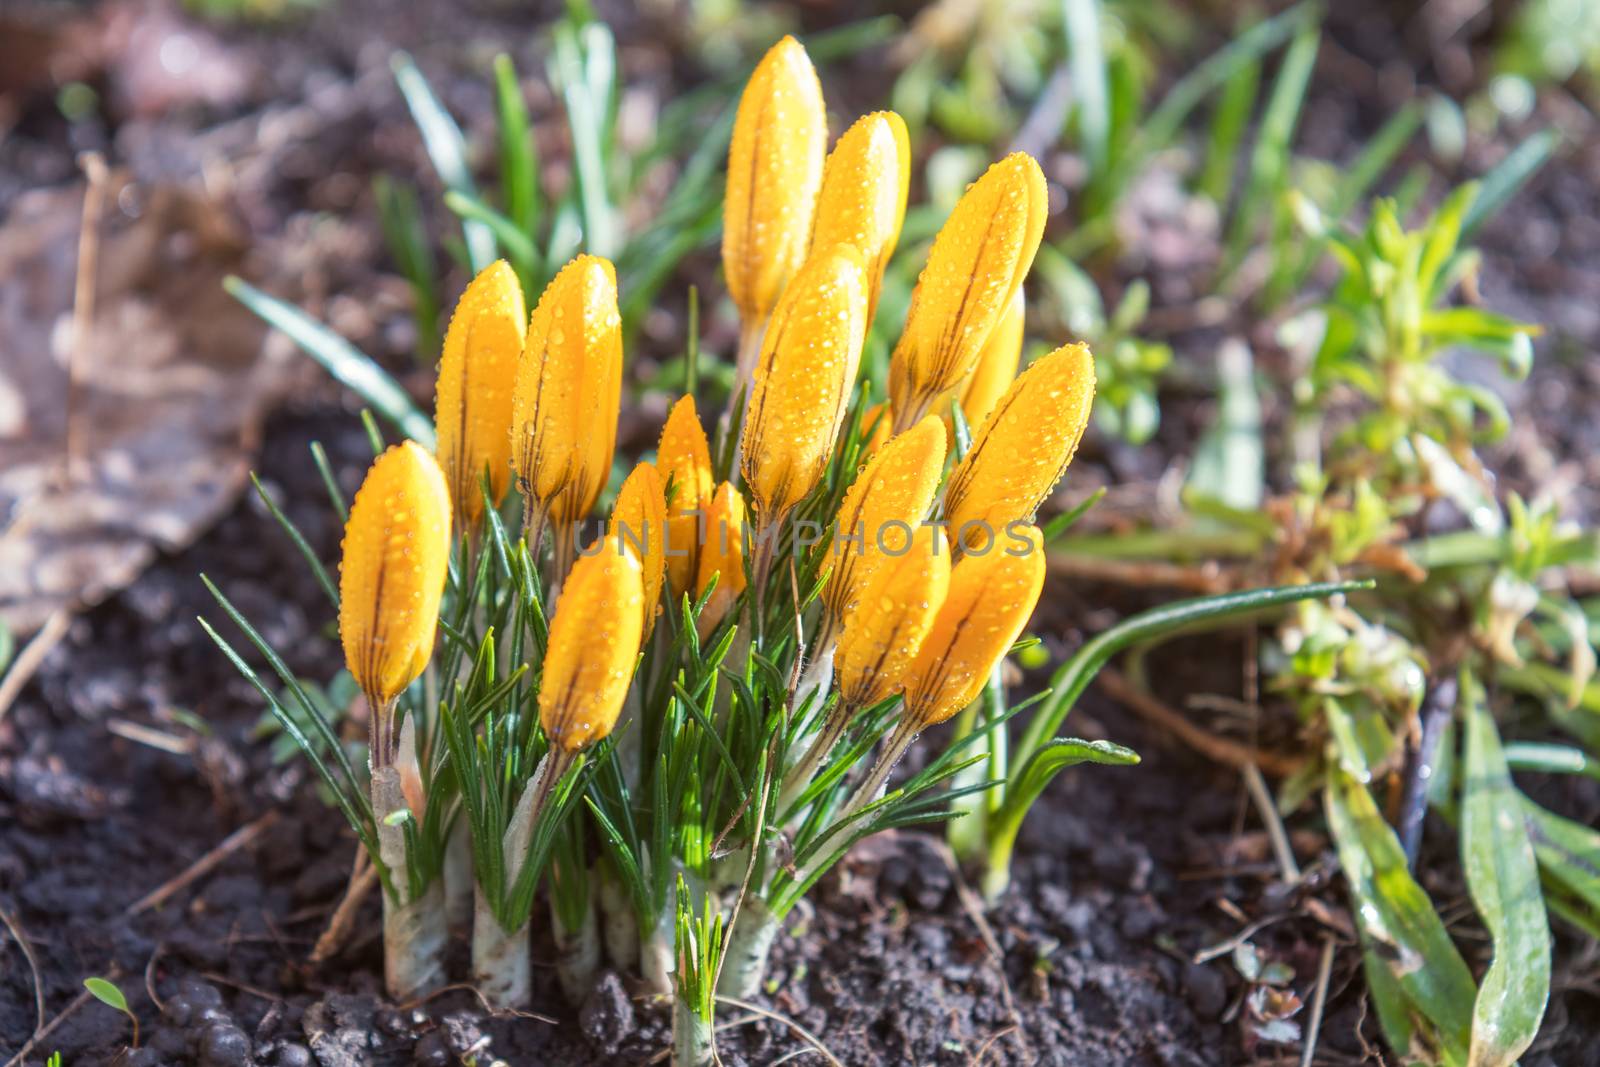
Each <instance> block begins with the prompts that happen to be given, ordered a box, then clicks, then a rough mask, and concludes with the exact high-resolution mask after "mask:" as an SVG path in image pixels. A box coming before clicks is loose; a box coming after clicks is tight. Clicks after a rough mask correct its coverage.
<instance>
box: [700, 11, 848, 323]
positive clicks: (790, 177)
mask: <svg viewBox="0 0 1600 1067" xmlns="http://www.w3.org/2000/svg"><path fill="white" fill-rule="evenodd" d="M827 150H828V116H827V112H826V110H825V109H824V107H823V104H822V83H821V82H819V81H817V72H816V70H815V69H814V68H813V67H812V66H811V60H810V59H809V58H808V57H807V56H806V50H805V49H804V48H803V47H801V45H800V42H799V41H796V40H795V39H794V38H793V37H785V38H784V39H783V40H781V41H779V42H778V43H777V44H775V45H773V46H772V48H771V50H770V51H768V52H767V54H766V55H765V56H764V57H762V60H761V62H760V63H759V64H757V65H756V69H755V72H754V73H753V74H751V75H750V81H749V82H747V83H746V84H745V88H744V95H742V96H741V97H740V98H739V111H738V114H737V115H736V116H735V118H734V123H733V141H732V143H731V144H730V146H729V148H728V188H727V196H726V199H725V201H724V203H723V209H722V218H723V224H722V267H723V271H724V272H725V273H726V275H727V280H728V292H729V294H730V295H731V296H732V297H733V302H734V304H735V305H737V306H738V308H739V318H740V319H741V321H743V322H744V323H745V324H746V326H750V325H751V324H754V325H755V326H756V327H757V328H759V325H760V324H761V323H764V322H766V321H767V316H768V315H770V314H771V313H772V309H773V307H774V306H775V305H776V304H777V302H778V295H779V294H780V293H782V292H783V288H784V286H785V285H787V284H788V281H789V279H790V277H791V276H792V275H793V274H794V272H795V271H796V270H798V269H799V267H800V264H801V261H802V260H804V259H805V256H806V246H807V243H808V241H809V238H810V236H811V218H812V212H813V211H814V210H815V208H816V203H817V190H818V188H819V187H820V186H821V184H822V162H823V157H824V155H825V154H826V153H827Z"/></svg>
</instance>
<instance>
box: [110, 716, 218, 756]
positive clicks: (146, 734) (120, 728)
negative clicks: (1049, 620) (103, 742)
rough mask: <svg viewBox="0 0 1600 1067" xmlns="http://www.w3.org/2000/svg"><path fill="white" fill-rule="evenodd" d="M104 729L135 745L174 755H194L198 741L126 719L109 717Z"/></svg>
mask: <svg viewBox="0 0 1600 1067" xmlns="http://www.w3.org/2000/svg"><path fill="white" fill-rule="evenodd" d="M106 730H108V731H109V732H111V733H113V734H116V735H117V736H118V737H120V738H122V739H124V740H126V741H132V742H133V743H134V744H136V745H145V746H147V747H149V748H154V749H159V750H160V751H162V752H169V753H171V754H172V755H174V756H192V755H194V750H195V747H196V746H197V745H198V743H199V742H198V741H196V740H195V738H193V737H178V736H177V735H175V734H169V733H167V732H166V731H164V730H157V729H154V728H153V727H149V726H145V725H143V724H141V723H136V722H129V721H128V720H127V719H111V720H110V721H108V722H107V723H106Z"/></svg>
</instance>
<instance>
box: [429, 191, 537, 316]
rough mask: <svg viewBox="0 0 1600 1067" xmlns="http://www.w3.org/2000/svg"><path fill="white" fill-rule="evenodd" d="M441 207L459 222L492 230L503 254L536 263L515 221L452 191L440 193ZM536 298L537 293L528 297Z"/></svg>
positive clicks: (531, 245) (533, 251)
mask: <svg viewBox="0 0 1600 1067" xmlns="http://www.w3.org/2000/svg"><path fill="white" fill-rule="evenodd" d="M444 206H445V207H447V208H449V209H450V210H451V211H452V212H454V213H455V214H456V215H457V216H459V217H460V218H462V219H475V220H476V221H478V222H481V223H483V224H484V225H485V226H487V227H489V228H490V229H491V230H493V231H494V236H495V239H496V240H498V241H499V242H500V247H502V248H504V249H505V250H506V255H507V256H509V257H511V258H512V259H515V260H522V261H526V262H529V263H538V262H539V247H538V246H537V245H536V244H534V243H533V238H531V237H529V236H528V234H527V233H526V232H524V231H523V230H522V229H521V228H520V227H519V226H518V225H517V223H516V222H515V221H513V220H512V219H510V218H507V217H506V216H505V215H502V214H501V213H500V212H498V211H496V210H495V209H494V208H492V207H490V206H489V205H488V204H486V203H484V202H483V201H482V200H481V199H479V198H478V197H476V196H471V195H469V194H467V193H458V192H456V191H455V190H454V189H450V190H447V191H446V192H445V194H444ZM529 295H531V296H535V297H537V295H538V294H537V293H532V294H529Z"/></svg>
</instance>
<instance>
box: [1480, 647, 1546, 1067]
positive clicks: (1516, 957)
mask: <svg viewBox="0 0 1600 1067" xmlns="http://www.w3.org/2000/svg"><path fill="white" fill-rule="evenodd" d="M1462 698H1463V701H1464V702H1465V703H1466V735H1467V755H1466V772H1467V773H1466V777H1465V780H1464V789H1463V796H1462V802H1461V862H1462V866H1463V868H1464V869H1465V870H1466V875H1467V888H1468V890H1469V891H1470V892H1471V894H1472V900H1473V903H1474V904H1476V905H1477V908H1478V914H1479V915H1480V916H1482V918H1483V921H1484V925H1485V926H1487V927H1488V929H1489V936H1490V938H1491V940H1492V941H1493V943H1494V958H1493V960H1492V962H1491V963H1490V964H1489V970H1488V971H1487V972H1485V974H1484V976H1483V983H1482V986H1481V987H1480V988H1479V990H1478V996H1477V1000H1476V1001H1475V1003H1474V1005H1473V1011H1472V1045H1471V1049H1470V1052H1469V1056H1468V1063H1469V1064H1470V1065H1471V1067H1511V1065H1512V1064H1514V1063H1515V1062H1516V1061H1517V1057H1518V1056H1520V1055H1521V1054H1522V1053H1523V1052H1524V1051H1525V1050H1526V1049H1527V1047H1528V1046H1529V1045H1530V1044H1532V1043H1533V1039H1534V1037H1535V1036H1536V1035H1537V1034H1538V1032H1539V1023H1540V1021H1541V1020H1542V1019H1543V1018H1544V1011H1545V1005H1546V1003H1547V1001H1548V1000H1549V997H1550V920H1549V917H1548V916H1547V915H1546V914H1545V907H1544V896H1543V892H1542V891H1541V889H1540V886H1539V872H1538V865H1537V863H1536V861H1535V857H1534V850H1533V844H1532V842H1531V841H1530V840H1529V838H1528V830H1527V825H1526V822H1525V820H1524V818H1523V813H1522V810H1521V808H1520V806H1519V804H1518V802H1517V794H1516V791H1515V790H1514V789H1513V788H1512V785H1511V775H1510V772H1509V771H1508V770H1507V768H1506V759H1505V753H1504V752H1503V751H1502V750H1501V746H1500V735H1499V732H1498V731H1497V730H1496V729H1495V724H1494V718H1493V717H1492V716H1491V715H1490V712H1489V708H1488V702H1487V700H1486V699H1485V697H1484V694H1483V690H1482V688H1481V687H1480V686H1479V685H1478V683H1477V681H1476V680H1475V679H1472V678H1471V677H1470V676H1468V677H1466V678H1464V680H1463V685H1462Z"/></svg>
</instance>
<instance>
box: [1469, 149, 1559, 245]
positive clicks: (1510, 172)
mask: <svg viewBox="0 0 1600 1067" xmlns="http://www.w3.org/2000/svg"><path fill="white" fill-rule="evenodd" d="M1560 143H1561V134H1560V133H1559V132H1558V131H1557V130H1555V129H1554V128H1551V129H1548V130H1540V131H1539V132H1538V133H1536V134H1534V135H1533V136H1532V137H1529V138H1528V139H1527V140H1526V141H1523V142H1522V143H1521V144H1519V145H1517V147H1516V148H1513V149H1512V150H1511V151H1510V152H1509V153H1507V154H1506V157H1505V158H1504V159H1502V160H1501V161H1500V162H1499V163H1498V164H1496V166H1495V168H1494V169H1493V170H1491V171H1490V172H1489V173H1488V174H1485V175H1484V176H1483V179H1482V180H1481V181H1479V182H1478V195H1477V197H1476V198H1475V199H1474V200H1473V201H1472V206H1471V207H1470V208H1468V209H1467V213H1466V216H1465V217H1464V218H1463V219H1462V220H1461V237H1462V239H1463V240H1466V239H1468V238H1470V237H1471V236H1472V235H1473V234H1475V233H1477V232H1478V227H1480V226H1482V225H1483V224H1484V223H1485V222H1488V221H1489V220H1490V219H1491V218H1493V217H1494V215H1495V213H1496V212H1497V211H1499V210H1500V209H1501V208H1502V207H1504V206H1505V204H1506V201H1508V200H1510V199H1511V198H1512V197H1513V196H1515V195H1517V190H1518V189H1521V188H1522V187H1523V186H1524V185H1525V184H1527V182H1528V180H1529V179H1530V178H1532V177H1533V176H1534V175H1535V174H1537V173H1539V170H1540V168H1542V167H1543V166H1544V165H1545V164H1546V163H1548V162H1549V161H1550V157H1551V156H1553V155H1555V151H1556V146H1557V145H1559V144H1560Z"/></svg>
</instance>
